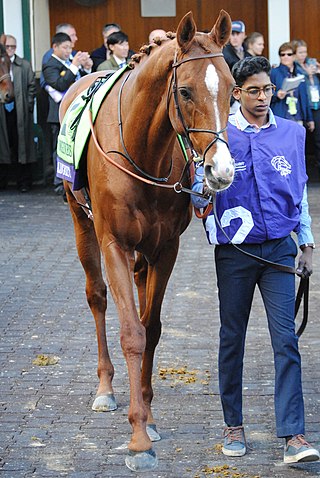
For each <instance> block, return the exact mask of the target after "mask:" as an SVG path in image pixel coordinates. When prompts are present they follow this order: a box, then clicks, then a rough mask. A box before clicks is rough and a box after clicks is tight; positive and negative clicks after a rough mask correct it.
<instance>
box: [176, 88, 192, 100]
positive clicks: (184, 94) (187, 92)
mask: <svg viewBox="0 0 320 478" xmlns="http://www.w3.org/2000/svg"><path fill="white" fill-rule="evenodd" d="M179 93H180V95H181V96H182V98H183V99H184V100H191V93H190V90H189V89H188V88H179Z"/></svg>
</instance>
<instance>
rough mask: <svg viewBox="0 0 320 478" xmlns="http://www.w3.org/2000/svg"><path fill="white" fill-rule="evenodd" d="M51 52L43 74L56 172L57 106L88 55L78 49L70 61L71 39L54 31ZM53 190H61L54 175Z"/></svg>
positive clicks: (58, 125) (60, 183)
mask: <svg viewBox="0 0 320 478" xmlns="http://www.w3.org/2000/svg"><path fill="white" fill-rule="evenodd" d="M52 48H53V53H52V55H51V57H50V59H49V60H48V62H47V63H46V64H45V65H43V69H42V72H43V76H44V80H45V82H46V84H47V85H48V87H49V89H48V90H47V91H48V93H49V112H48V117H47V122H48V123H50V125H51V131H52V143H53V144H52V147H53V165H54V172H55V173H56V153H57V140H58V134H59V128H60V124H59V107H60V102H61V100H62V98H63V96H64V94H65V93H66V91H67V90H68V88H69V87H70V86H71V85H72V84H73V83H74V82H75V81H77V80H78V79H79V78H80V76H81V74H80V71H79V70H80V67H81V64H82V63H83V62H84V61H85V58H87V57H88V56H89V55H88V53H87V52H82V51H78V52H77V53H76V54H75V55H74V57H73V58H72V61H71V60H70V54H71V52H72V41H71V38H70V37H69V35H67V34H66V33H56V34H55V35H54V37H53V38H52ZM54 186H55V191H56V192H57V193H58V194H60V193H62V192H63V186H62V181H61V179H60V178H57V177H56V174H55V175H54Z"/></svg>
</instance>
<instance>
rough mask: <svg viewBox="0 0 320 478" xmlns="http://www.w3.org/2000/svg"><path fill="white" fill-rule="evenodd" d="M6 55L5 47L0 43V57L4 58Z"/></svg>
mask: <svg viewBox="0 0 320 478" xmlns="http://www.w3.org/2000/svg"><path fill="white" fill-rule="evenodd" d="M6 53H7V52H6V47H5V46H4V45H3V44H2V43H0V56H4V55H5V54H6Z"/></svg>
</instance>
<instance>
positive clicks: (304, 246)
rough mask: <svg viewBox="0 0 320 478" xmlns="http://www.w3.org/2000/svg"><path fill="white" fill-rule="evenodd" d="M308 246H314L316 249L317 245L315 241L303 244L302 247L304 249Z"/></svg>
mask: <svg viewBox="0 0 320 478" xmlns="http://www.w3.org/2000/svg"><path fill="white" fill-rule="evenodd" d="M306 247H312V249H315V248H316V246H315V244H314V243H313V242H311V243H308V244H301V246H300V249H301V250H302V251H303V250H304V249H305V248H306Z"/></svg>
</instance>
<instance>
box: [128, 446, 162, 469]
mask: <svg viewBox="0 0 320 478" xmlns="http://www.w3.org/2000/svg"><path fill="white" fill-rule="evenodd" d="M126 465H127V467H128V468H129V470H132V471H136V472H144V471H150V470H153V469H154V468H155V467H156V466H157V465H158V459H157V455H156V452H155V451H153V449H152V448H150V450H147V451H130V450H129V455H128V456H127V457H126Z"/></svg>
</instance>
